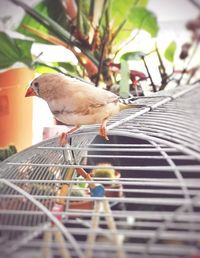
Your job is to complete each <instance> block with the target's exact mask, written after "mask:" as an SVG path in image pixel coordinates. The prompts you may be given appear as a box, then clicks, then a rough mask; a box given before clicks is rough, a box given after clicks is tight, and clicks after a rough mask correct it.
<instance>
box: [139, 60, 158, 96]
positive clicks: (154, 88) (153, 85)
mask: <svg viewBox="0 0 200 258" xmlns="http://www.w3.org/2000/svg"><path fill="white" fill-rule="evenodd" d="M141 58H142V61H143V63H144V66H145V68H146V71H147V74H148V76H149V79H150V81H151V85H152V87H153V91H154V92H156V91H157V90H156V85H155V84H154V82H153V79H152V77H151V74H150V71H149V68H148V66H147V63H146V61H145V57H144V56H142V57H141Z"/></svg>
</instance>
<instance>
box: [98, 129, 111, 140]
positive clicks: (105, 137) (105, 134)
mask: <svg viewBox="0 0 200 258" xmlns="http://www.w3.org/2000/svg"><path fill="white" fill-rule="evenodd" d="M99 134H100V136H101V137H102V138H104V139H105V140H106V141H109V138H108V135H107V130H106V127H105V126H101V127H100V130H99Z"/></svg>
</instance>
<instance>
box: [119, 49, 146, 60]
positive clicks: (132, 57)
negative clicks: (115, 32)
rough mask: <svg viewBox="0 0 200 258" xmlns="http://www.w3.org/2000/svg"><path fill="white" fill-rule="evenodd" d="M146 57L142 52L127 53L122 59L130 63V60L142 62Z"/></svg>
mask: <svg viewBox="0 0 200 258" xmlns="http://www.w3.org/2000/svg"><path fill="white" fill-rule="evenodd" d="M145 55H146V54H145V53H143V52H141V51H135V52H127V53H125V54H123V55H122V56H121V58H120V59H121V60H124V61H130V60H135V61H140V60H141V59H142V57H144V56H145Z"/></svg>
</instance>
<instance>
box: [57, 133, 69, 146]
mask: <svg viewBox="0 0 200 258" xmlns="http://www.w3.org/2000/svg"><path fill="white" fill-rule="evenodd" d="M67 143H68V133H61V135H60V136H59V145H60V146H62V147H64V146H65V145H66V144H67Z"/></svg>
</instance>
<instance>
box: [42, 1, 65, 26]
mask: <svg viewBox="0 0 200 258" xmlns="http://www.w3.org/2000/svg"><path fill="white" fill-rule="evenodd" d="M44 4H45V5H46V6H47V10H48V16H49V17H50V18H51V19H53V20H54V21H55V22H57V23H58V24H59V25H60V26H62V27H63V28H65V29H69V26H68V23H67V15H66V12H65V8H64V6H63V4H62V1H61V0H56V1H55V0H54V1H52V0H45V1H44Z"/></svg>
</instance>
